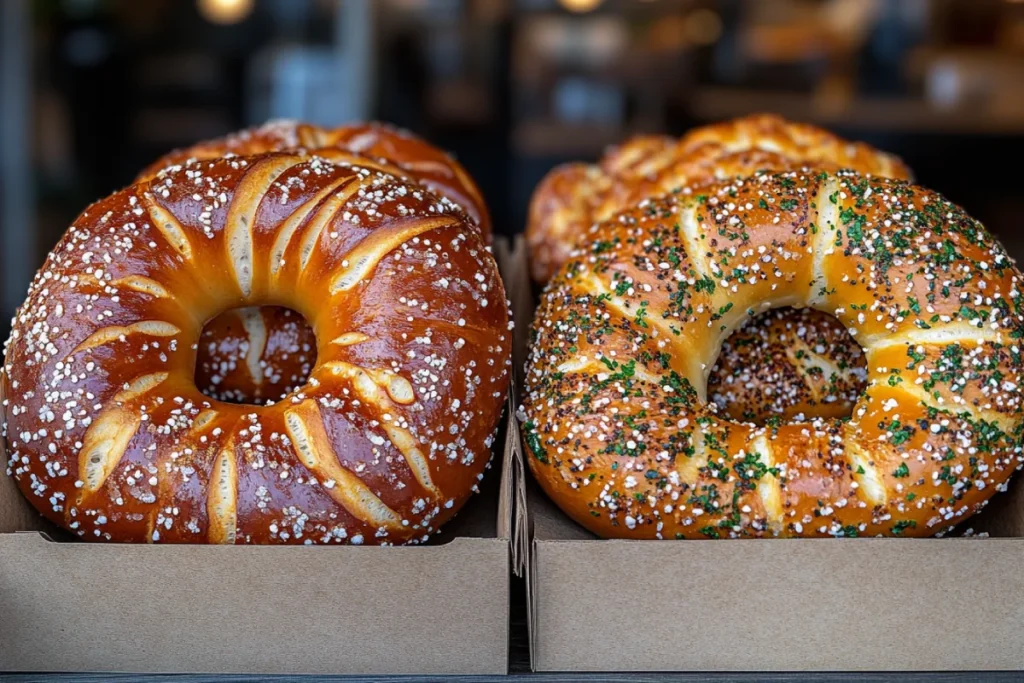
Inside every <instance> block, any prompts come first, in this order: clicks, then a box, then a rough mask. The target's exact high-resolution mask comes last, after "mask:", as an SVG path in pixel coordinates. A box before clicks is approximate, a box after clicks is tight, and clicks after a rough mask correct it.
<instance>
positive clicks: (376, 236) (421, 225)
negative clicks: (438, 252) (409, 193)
mask: <svg viewBox="0 0 1024 683" xmlns="http://www.w3.org/2000/svg"><path fill="white" fill-rule="evenodd" d="M458 223H459V221H458V219H456V218H453V217H451V216H444V217H437V218H417V219H414V220H411V221H405V222H403V223H400V224H399V225H395V226H392V227H388V228H382V229H379V230H376V231H374V232H373V233H371V234H370V235H368V236H366V237H365V238H363V241H362V242H360V243H359V244H358V245H356V247H355V248H354V249H352V250H351V251H350V252H349V253H347V254H346V255H345V261H347V262H348V265H347V266H344V265H343V266H342V267H340V268H338V269H337V275H335V276H334V278H333V279H332V280H331V294H337V293H338V292H344V291H347V290H349V289H352V288H353V287H355V286H356V284H358V283H359V282H360V281H361V280H362V279H363V278H364V277H366V276H367V275H368V274H369V273H371V272H372V271H373V270H374V269H375V268H376V267H377V264H378V263H379V262H380V260H381V259H382V258H384V256H385V255H386V254H388V253H389V252H391V251H394V250H395V249H397V248H398V247H400V246H402V244H403V243H405V242H406V241H407V240H410V239H412V238H413V237H416V236H417V235H422V234H423V233H425V232H429V231H431V230H438V229H440V228H447V227H450V226H454V225H458Z"/></svg>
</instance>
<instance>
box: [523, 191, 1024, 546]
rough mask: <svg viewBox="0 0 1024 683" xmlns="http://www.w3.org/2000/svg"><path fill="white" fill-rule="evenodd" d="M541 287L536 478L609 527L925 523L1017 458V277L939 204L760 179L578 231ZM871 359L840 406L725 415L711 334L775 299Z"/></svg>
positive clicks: (1022, 325) (735, 529) (692, 532)
mask: <svg viewBox="0 0 1024 683" xmlns="http://www.w3.org/2000/svg"><path fill="white" fill-rule="evenodd" d="M579 244H580V245H581V246H580V247H579V248H578V249H577V250H576V251H574V252H573V256H572V258H571V259H570V260H569V262H568V263H566V264H565V266H563V268H562V269H561V270H560V271H559V273H558V274H557V275H556V277H555V278H554V280H552V281H551V282H550V283H549V285H548V287H547V289H546V290H545V293H544V295H543V296H542V299H541V304H540V308H539V310H538V313H537V317H536V320H535V322H534V326H533V335H534V338H535V342H534V344H533V346H532V348H531V352H530V356H529V361H528V366H527V373H526V378H525V381H526V396H525V400H524V405H523V416H524V418H525V419H524V422H523V425H522V430H523V435H524V439H525V441H526V444H527V447H528V450H529V458H528V460H529V463H530V468H531V469H532V471H533V473H534V475H535V478H536V479H537V481H538V482H539V483H540V485H541V487H542V488H543V489H544V490H545V491H546V492H547V494H548V495H549V496H551V497H552V499H553V500H554V501H555V502H556V503H557V504H558V505H559V506H560V507H561V508H562V509H563V510H564V511H565V512H566V513H567V514H568V515H569V516H571V517H572V518H573V519H575V520H576V521H577V522H578V523H580V524H581V525H583V526H584V527H586V528H588V529H590V530H591V531H593V532H594V533H596V534H598V535H600V536H604V537H621V538H669V539H671V538H736V537H762V536H875V535H904V536H926V535H934V534H942V533H946V532H948V531H949V530H950V529H951V528H952V527H953V526H954V525H956V524H958V523H960V522H962V521H963V520H965V519H967V518H968V517H970V516H971V515H972V514H974V513H975V512H977V511H978V510H980V509H981V508H982V507H983V506H984V505H985V504H986V502H987V501H988V500H989V498H990V497H991V496H992V495H993V494H994V493H995V492H996V491H1001V490H1004V488H1005V487H1006V484H1007V481H1008V479H1009V477H1010V476H1011V474H1012V473H1013V471H1014V470H1015V469H1018V468H1020V467H1021V465H1022V462H1024V453H1022V446H1021V443H1022V431H1024V430H1022V425H1024V418H1022V414H1021V406H1022V403H1021V399H1022V396H1021V392H1022V389H1021V387H1022V377H1021V374H1022V373H1021V370H1022V361H1021V356H1020V347H1019V340H1020V338H1021V336H1022V335H1024V315H1022V313H1024V311H1022V308H1021V293H1020V282H1021V274H1020V271H1019V270H1018V269H1017V267H1016V266H1015V265H1014V264H1013V262H1012V260H1011V259H1010V258H1009V257H1008V256H1007V254H1006V252H1005V250H1004V249H1003V248H1002V246H1001V245H999V244H998V242H996V241H995V240H994V239H993V238H992V236H991V235H990V234H989V233H988V232H987V231H986V230H985V229H984V227H983V226H981V225H980V224H979V223H978V222H977V221H975V220H973V219H971V218H970V217H969V216H967V215H966V214H965V213H964V212H963V210H961V209H960V208H958V207H956V206H954V205H953V204H951V203H950V202H948V201H947V200H945V199H944V198H943V197H941V196H940V195H938V194H936V193H934V192H931V191H929V190H926V189H924V188H921V187H916V186H914V185H910V184H908V183H906V182H902V181H897V180H892V179H884V178H870V177H864V176H860V175H857V174H854V173H851V172H839V173H834V174H832V173H826V172H819V171H800V172H786V173H762V174H758V175H756V176H753V177H750V178H746V179H741V180H736V181H732V182H724V183H717V184H713V185H710V186H708V187H706V188H704V189H702V190H701V192H700V193H699V194H697V193H685V192H684V193H680V194H677V195H667V196H662V197H659V198H656V199H653V200H650V201H647V202H644V203H642V204H641V205H639V206H637V207H635V208H633V209H630V210H627V211H624V212H622V213H620V214H618V215H616V216H615V217H613V218H612V219H611V220H608V221H605V222H602V223H599V224H597V225H595V226H593V227H592V228H590V229H589V230H588V231H587V232H586V234H585V235H583V236H582V237H581V240H580V242H579ZM787 305H788V306H798V307H799V306H807V307H812V308H814V309H816V310H818V311H822V312H824V313H827V314H832V315H834V316H835V317H836V318H837V319H838V320H839V321H840V322H841V323H842V324H843V325H844V326H845V327H846V328H847V329H848V330H849V331H850V333H851V334H852V335H853V336H854V338H855V339H856V340H857V341H858V343H859V345H860V346H861V347H862V348H863V350H864V355H865V358H866V366H867V388H866V389H865V391H864V393H863V394H862V395H861V396H860V398H859V400H858V401H857V403H856V406H855V407H854V409H853V412H852V415H851V416H850V417H848V418H845V419H843V418H831V419H826V418H821V417H816V418H814V419H810V420H806V421H801V422H783V421H782V420H779V419H776V420H773V421H772V422H771V423H770V424H766V425H761V426H759V425H755V424H753V423H750V422H745V421H738V420H733V419H728V418H724V417H722V416H720V415H719V414H718V411H717V410H716V409H715V407H714V404H712V403H709V402H708V394H707V380H708V374H709V372H710V370H711V368H712V367H713V366H714V363H715V359H716V356H717V355H718V353H719V350H720V349H721V346H722V343H723V341H724V340H725V339H726V338H727V337H728V336H729V334H730V333H731V332H732V331H733V330H734V329H736V328H737V327H738V326H739V325H741V324H742V323H743V322H744V321H745V320H747V319H749V318H750V317H751V316H752V315H755V314H757V313H758V312H761V311H764V310H766V309H771V308H776V307H779V306H787Z"/></svg>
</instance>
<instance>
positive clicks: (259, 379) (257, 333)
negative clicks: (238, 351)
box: [236, 307, 267, 386]
mask: <svg viewBox="0 0 1024 683" xmlns="http://www.w3.org/2000/svg"><path fill="white" fill-rule="evenodd" d="M236 314H237V315H238V318H239V319H240V320H241V321H242V328H243V329H244V330H245V334H246V336H247V337H248V339H249V347H248V348H247V349H246V351H245V365H246V367H247V368H248V369H249V377H250V378H251V379H252V382H253V384H255V385H256V386H261V385H262V384H263V368H262V367H261V366H260V359H261V358H262V357H263V352H264V351H266V349H267V325H266V322H265V321H264V320H263V312H262V311H261V310H260V309H259V308H255V307H249V308H240V309H238V310H237V311H236Z"/></svg>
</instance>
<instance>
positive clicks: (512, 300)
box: [495, 235, 533, 577]
mask: <svg viewBox="0 0 1024 683" xmlns="http://www.w3.org/2000/svg"><path fill="white" fill-rule="evenodd" d="M495 253H496V255H497V257H498V267H499V269H500V270H501V272H502V277H503V278H504V281H505V293H506V296H507V297H508V300H509V304H510V306H511V309H512V318H513V321H514V323H515V328H514V332H513V335H512V385H511V387H510V389H509V426H508V428H509V431H508V433H507V435H506V452H505V453H506V458H507V460H508V462H507V463H506V465H507V466H508V467H509V468H510V474H511V486H512V489H511V492H512V494H513V502H514V504H513V506H512V511H511V512H512V524H511V531H512V535H511V540H512V568H513V572H514V573H515V575H516V576H520V577H522V576H525V575H526V574H527V565H528V562H529V554H530V549H529V541H530V539H529V529H528V522H527V517H526V514H527V508H526V472H525V467H524V464H523V449H522V439H521V435H520V433H519V419H518V417H517V409H518V396H519V381H520V379H521V374H520V370H521V368H522V365H523V363H524V362H525V358H526V337H527V334H526V330H527V329H528V328H529V323H530V322H531V318H532V317H533V310H532V305H531V301H532V291H531V286H532V283H531V280H530V276H529V272H528V270H527V248H526V240H525V239H524V238H523V236H522V235H517V236H516V237H515V238H513V240H511V241H510V240H509V239H507V238H498V239H497V240H495Z"/></svg>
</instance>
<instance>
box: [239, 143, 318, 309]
mask: <svg viewBox="0 0 1024 683" xmlns="http://www.w3.org/2000/svg"><path fill="white" fill-rule="evenodd" d="M304 161H305V159H303V158H301V157H291V156H289V157H273V158H270V159H266V160H264V161H261V162H259V163H257V164H256V165H255V166H254V167H252V168H251V169H250V170H249V172H248V173H246V174H245V176H244V177H243V178H242V182H241V183H239V185H238V187H237V188H236V189H235V194H234V198H233V199H232V200H231V208H230V209H228V216H227V220H226V221H225V224H224V232H225V235H226V237H227V246H228V257H229V258H228V262H229V263H230V264H231V268H232V270H233V271H234V274H235V281H236V282H237V283H238V289H239V290H240V291H241V292H242V295H243V296H246V297H248V296H250V295H251V294H252V289H253V278H254V276H255V274H254V272H253V269H254V267H255V266H254V263H253V237H252V229H253V221H254V220H255V218H256V212H257V211H258V210H259V207H260V204H261V203H262V202H263V199H264V197H266V195H267V191H268V190H269V189H270V187H271V185H273V183H274V181H275V180H277V179H278V177H280V176H281V174H282V173H284V172H285V171H287V170H288V169H289V168H291V167H293V166H297V165H298V164H300V163H302V162H304Z"/></svg>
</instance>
